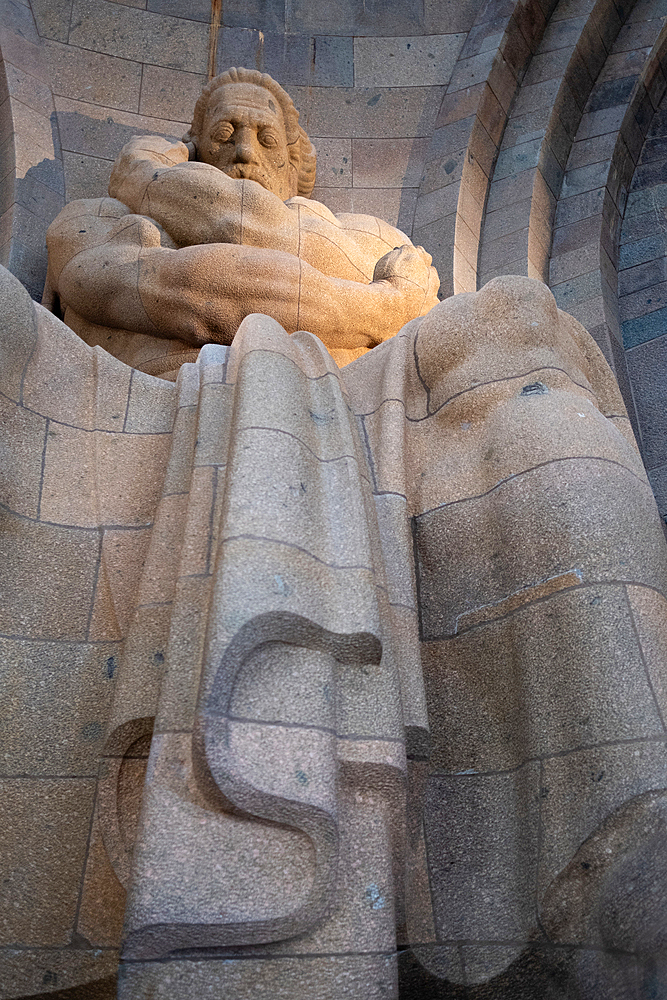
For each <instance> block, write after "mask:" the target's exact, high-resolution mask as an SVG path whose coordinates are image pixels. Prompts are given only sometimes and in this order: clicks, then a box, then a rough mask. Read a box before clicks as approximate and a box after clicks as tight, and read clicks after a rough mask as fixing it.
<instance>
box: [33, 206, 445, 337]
mask: <svg viewBox="0 0 667 1000" xmlns="http://www.w3.org/2000/svg"><path fill="white" fill-rule="evenodd" d="M99 204H102V203H99V202H91V203H85V202H79V203H72V204H70V205H68V206H67V208H66V209H65V210H64V211H63V213H61V215H60V216H59V217H58V218H57V219H56V220H55V222H54V223H53V224H52V226H51V227H50V230H49V233H48V236H47V242H48V246H49V259H50V278H51V281H52V284H53V287H54V289H55V290H56V291H57V292H58V294H59V296H60V299H61V302H62V303H63V304H64V305H69V306H70V307H71V308H72V309H73V310H74V311H75V312H77V313H78V314H79V315H81V316H83V317H84V318H85V319H87V320H89V321H90V322H92V323H95V324H98V325H104V326H110V327H116V328H121V329H126V330H132V331H134V332H137V333H147V334H152V335H153V336H161V337H169V338H178V339H181V340H184V341H185V342H187V343H191V344H194V345H196V346H200V345H201V344H204V343H207V342H218V343H230V342H231V340H232V338H233V336H234V334H235V333H236V330H237V328H238V326H239V324H240V322H241V320H242V319H243V318H244V317H245V316H247V315H249V314H250V313H253V312H265V313H268V314H270V315H271V316H273V317H274V318H275V319H277V320H278V322H280V323H281V324H282V325H283V326H284V327H285V329H287V330H288V332H293V331H294V330H297V329H306V330H310V331H311V332H313V333H315V334H317V336H319V337H320V338H321V339H322V340H323V341H324V342H325V344H327V346H328V347H331V348H332V349H348V350H354V349H357V348H367V347H372V346H374V345H375V344H377V343H379V342H381V341H382V340H385V339H387V338H388V337H391V336H393V335H394V334H395V333H396V332H397V331H398V330H399V329H400V328H401V326H403V325H404V324H405V323H406V322H407V321H408V319H411V318H412V317H414V316H416V315H419V314H420V312H422V311H425V310H426V309H427V308H428V307H429V306H430V301H429V300H428V296H429V294H430V290H429V289H425V288H424V287H423V286H422V285H420V283H419V282H418V281H416V280H413V277H414V273H415V271H416V272H417V273H418V274H422V273H423V270H424V264H423V260H422V259H421V258H419V259H417V257H418V255H417V251H416V250H415V249H414V248H412V247H403V248H401V249H400V250H395V251H393V252H392V253H391V254H389V255H388V256H387V257H385V258H383V261H382V262H381V263H380V265H378V267H377V268H376V275H375V277H376V280H375V281H373V282H371V283H370V284H361V283H360V282H357V281H349V280H345V279H340V278H332V277H330V276H328V275H325V274H323V273H322V272H320V271H318V270H317V269H316V268H314V267H312V266H311V265H310V264H308V263H307V262H305V261H302V260H300V259H299V258H298V257H296V256H294V255H293V254H290V253H285V252H283V251H280V250H265V249H262V248H257V247H248V246H238V245H228V244H219V243H212V244H208V245H203V246H193V247H183V248H181V249H173V248H172V246H170V245H169V244H170V243H171V241H170V240H169V239H168V237H166V236H165V234H164V232H163V231H161V229H160V227H159V226H157V225H156V224H155V223H153V222H152V221H151V220H150V219H147V218H145V217H143V216H138V215H134V214H131V213H127V210H126V209H125V208H124V207H123V206H122V205H121V204H120V203H119V202H118V201H115V200H112V199H107V200H106V205H107V206H108V207H107V210H106V214H103V213H102V212H101V211H100V210H97V211H96V210H95V209H94V206H96V205H99ZM124 213H125V214H124ZM165 242H166V243H167V246H165Z"/></svg>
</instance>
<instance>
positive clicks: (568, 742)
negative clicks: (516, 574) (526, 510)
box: [422, 586, 663, 771]
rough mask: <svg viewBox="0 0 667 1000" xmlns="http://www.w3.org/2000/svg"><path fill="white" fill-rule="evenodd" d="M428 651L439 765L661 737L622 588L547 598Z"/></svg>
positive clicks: (505, 761) (502, 762) (512, 759)
mask: <svg viewBox="0 0 667 1000" xmlns="http://www.w3.org/2000/svg"><path fill="white" fill-rule="evenodd" d="M422 656H423V661H424V670H425V683H426V691H427V700H428V704H429V718H430V720H431V728H432V737H431V740H432V760H433V764H434V766H436V767H438V768H444V769H446V770H448V771H449V770H461V769H464V768H474V769H475V770H502V769H507V768H511V767H516V766H517V765H519V764H521V763H522V762H523V761H525V760H527V759H530V758H531V757H542V756H543V755H545V754H555V753H562V752H563V751H566V750H573V749H576V748H577V747H581V746H590V745H593V744H597V743H606V742H609V741H614V740H629V739H642V738H644V739H646V738H650V737H655V738H658V737H660V736H661V735H662V731H663V724H662V720H661V718H660V716H659V714H658V711H657V707H656V704H655V700H654V697H653V693H652V691H651V688H650V686H649V683H648V679H647V677H646V672H645V668H644V663H643V660H642V656H641V650H640V649H639V647H638V643H637V641H636V637H635V633H634V628H633V623H632V620H631V618H630V615H629V612H628V607H627V603H626V599H625V594H624V591H623V588H622V587H614V586H607V587H596V588H589V587H586V588H582V590H581V591H580V592H578V591H577V588H576V587H575V588H574V589H573V590H570V591H568V592H567V593H564V594H561V595H554V596H552V597H550V598H548V599H547V600H545V599H544V598H542V600H541V601H539V602H538V603H536V604H533V605H528V606H527V607H525V608H523V609H522V610H519V611H517V612H515V613H514V614H513V615H511V616H510V617H508V618H506V619H504V620H500V621H497V622H496V623H494V624H489V625H486V626H485V627H483V628H480V627H478V628H475V629H473V630H472V631H470V632H468V633H467V634H466V635H465V636H461V638H459V639H453V640H449V641H447V642H444V643H433V644H431V643H428V644H426V645H425V647H424V649H423V653H422ZM555 662H558V672H557V673H554V668H553V664H554V663H555ZM621 663H622V664H623V668H622V669H621V668H620V664H621ZM593 664H595V667H594V666H593ZM552 685H553V686H552ZM577 705H582V706H586V708H585V711H577V710H576V706H577ZM436 720H437V721H436Z"/></svg>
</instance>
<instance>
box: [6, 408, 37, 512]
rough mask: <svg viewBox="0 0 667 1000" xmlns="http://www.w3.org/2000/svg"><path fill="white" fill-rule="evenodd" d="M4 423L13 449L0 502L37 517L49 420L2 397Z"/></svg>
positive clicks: (8, 449) (9, 452)
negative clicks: (47, 422) (47, 421)
mask: <svg viewBox="0 0 667 1000" xmlns="http://www.w3.org/2000/svg"><path fill="white" fill-rule="evenodd" d="M0 424H1V425H2V426H3V427H4V428H5V431H6V433H7V440H8V442H9V446H8V447H7V451H6V452H5V455H6V458H5V461H6V462H7V464H8V468H7V471H6V473H5V474H4V475H3V477H2V481H1V483H0V502H1V503H2V504H6V505H7V507H9V509H10V510H12V511H14V512H15V513H16V514H23V515H25V516H26V517H30V518H33V519H34V518H36V517H37V512H38V510H39V496H40V486H41V478H42V454H43V451H44V443H45V441H46V437H45V435H46V420H45V419H44V418H43V417H39V416H38V415H37V414H36V413H32V412H31V411H30V410H27V409H25V408H24V407H23V406H17V405H16V404H15V403H13V402H11V400H9V399H7V398H6V397H5V396H0Z"/></svg>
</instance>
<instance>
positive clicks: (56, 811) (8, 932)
mask: <svg viewBox="0 0 667 1000" xmlns="http://www.w3.org/2000/svg"><path fill="white" fill-rule="evenodd" d="M0 787H1V789H2V798H3V808H4V809H5V810H6V812H7V815H10V816H11V817H12V823H11V824H4V825H3V828H2V831H1V832H0V836H1V837H2V859H3V868H4V874H3V879H2V888H1V889H0V893H2V918H1V921H2V923H1V930H0V934H1V937H2V944H4V945H11V944H14V943H15V942H21V943H22V944H23V945H27V946H46V947H49V946H51V947H53V946H57V945H66V944H69V941H70V936H71V933H72V931H73V930H74V917H75V913H76V905H77V900H78V897H79V884H80V881H81V877H82V875H83V865H84V860H85V854H86V842H87V839H88V829H89V826H90V811H91V808H92V804H93V795H94V792H95V781H94V779H91V778H55V779H51V778H5V779H3V780H2V781H1V782H0ZM26 900H30V904H31V905H30V906H26V905H25V904H26Z"/></svg>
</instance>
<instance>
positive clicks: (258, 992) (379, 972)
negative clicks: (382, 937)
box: [118, 955, 397, 1000]
mask: <svg viewBox="0 0 667 1000" xmlns="http://www.w3.org/2000/svg"><path fill="white" fill-rule="evenodd" d="M396 987H397V969H396V957H395V955H374V956H368V957H367V956H357V955H345V956H344V957H339V956H326V958H306V957H304V958H275V959H270V960H266V959H227V960H226V961H225V962H224V963H222V962H220V963H218V962H198V961H196V960H194V961H181V962H174V963H166V964H162V963H159V964H156V963H154V962H146V963H134V962H133V963H127V965H125V966H124V967H123V968H122V971H121V978H120V983H119V992H118V996H119V998H120V1000H132V998H133V997H135V996H136V995H137V994H139V995H140V994H141V992H146V993H149V994H150V993H152V995H153V996H154V997H155V1000H171V997H172V995H173V992H172V991H173V990H176V991H177V995H178V996H179V998H180V1000H214V998H216V997H218V996H219V994H220V990H223V989H224V990H225V991H227V990H233V995H234V997H235V998H237V1000H292V998H293V997H294V995H295V994H297V995H298V993H299V992H300V993H302V994H303V995H308V993H311V994H312V992H313V991H316V995H317V997H318V1000H356V998H357V997H359V996H363V997H364V1000H385V998H386V997H391V996H395V995H396Z"/></svg>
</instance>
